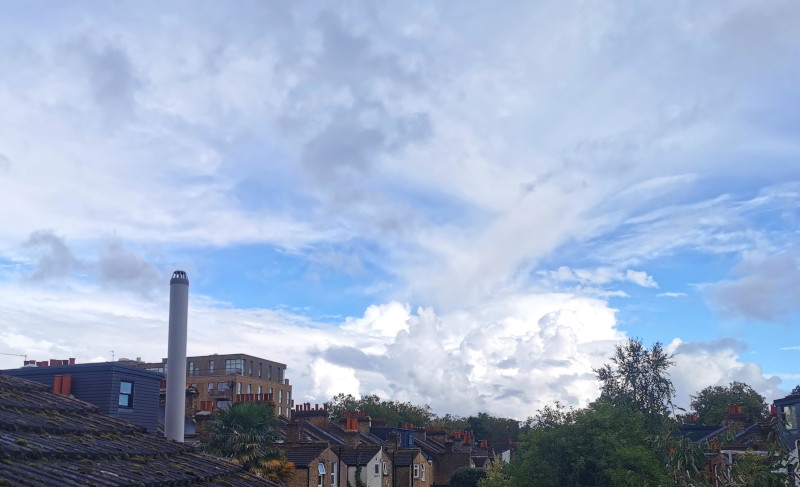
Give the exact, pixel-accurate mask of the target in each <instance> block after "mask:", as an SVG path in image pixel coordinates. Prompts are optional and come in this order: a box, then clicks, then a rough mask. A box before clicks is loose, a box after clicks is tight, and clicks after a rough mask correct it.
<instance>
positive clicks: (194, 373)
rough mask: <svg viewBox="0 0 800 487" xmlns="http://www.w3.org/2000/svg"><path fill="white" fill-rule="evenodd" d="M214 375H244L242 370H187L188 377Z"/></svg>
mask: <svg viewBox="0 0 800 487" xmlns="http://www.w3.org/2000/svg"><path fill="white" fill-rule="evenodd" d="M214 375H242V369H240V368H233V367H231V368H227V369H226V368H221V369H187V371H186V376H187V377H211V376H214Z"/></svg>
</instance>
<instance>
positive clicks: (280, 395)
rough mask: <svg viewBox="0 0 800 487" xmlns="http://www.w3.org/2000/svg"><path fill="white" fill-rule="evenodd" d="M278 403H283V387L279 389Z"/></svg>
mask: <svg viewBox="0 0 800 487" xmlns="http://www.w3.org/2000/svg"><path fill="white" fill-rule="evenodd" d="M278 404H283V389H278Z"/></svg>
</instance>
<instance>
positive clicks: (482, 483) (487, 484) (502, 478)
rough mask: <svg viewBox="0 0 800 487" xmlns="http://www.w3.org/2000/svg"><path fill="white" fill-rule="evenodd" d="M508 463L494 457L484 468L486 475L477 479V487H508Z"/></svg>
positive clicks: (509, 482)
mask: <svg viewBox="0 0 800 487" xmlns="http://www.w3.org/2000/svg"><path fill="white" fill-rule="evenodd" d="M510 486H511V479H510V478H509V475H508V465H506V463H505V462H504V461H503V460H501V459H500V458H495V459H494V460H492V463H490V464H489V468H487V469H486V477H484V478H482V479H481V480H479V481H478V487H510Z"/></svg>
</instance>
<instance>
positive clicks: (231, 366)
mask: <svg viewBox="0 0 800 487" xmlns="http://www.w3.org/2000/svg"><path fill="white" fill-rule="evenodd" d="M238 362H239V361H238V360H236V359H227V360H225V373H226V374H238V373H239V364H238Z"/></svg>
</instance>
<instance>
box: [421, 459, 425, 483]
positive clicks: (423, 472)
mask: <svg viewBox="0 0 800 487" xmlns="http://www.w3.org/2000/svg"><path fill="white" fill-rule="evenodd" d="M420 466H421V467H422V478H421V479H420V480H422V481H424V480H425V464H424V463H420Z"/></svg>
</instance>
